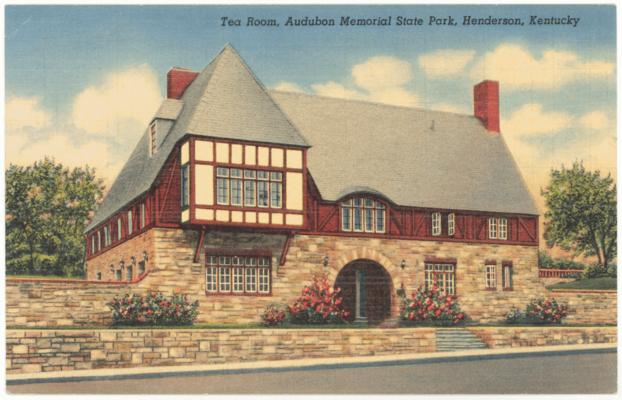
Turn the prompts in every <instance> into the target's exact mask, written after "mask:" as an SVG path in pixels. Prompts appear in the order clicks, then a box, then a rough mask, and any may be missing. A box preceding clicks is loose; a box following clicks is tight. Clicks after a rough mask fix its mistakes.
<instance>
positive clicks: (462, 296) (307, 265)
mask: <svg viewBox="0 0 622 400" xmlns="http://www.w3.org/2000/svg"><path fill="white" fill-rule="evenodd" d="M198 239H199V233H198V232H196V231H192V230H180V229H165V228H157V229H156V228H153V229H150V230H149V231H147V232H145V233H143V234H142V235H140V236H137V237H136V238H134V239H132V240H130V241H128V242H126V243H124V244H121V245H119V246H117V247H115V248H113V249H111V250H109V251H108V252H106V253H104V254H102V255H101V256H100V257H104V256H106V257H107V258H106V259H102V260H101V262H100V257H97V258H96V259H94V260H90V261H89V265H88V269H89V271H91V269H95V270H96V269H97V268H103V269H106V268H108V265H109V264H110V263H117V264H118V263H119V262H120V261H124V260H125V261H126V260H129V259H130V257H132V256H133V255H134V254H140V253H141V252H142V251H145V250H143V249H145V248H148V246H151V247H150V248H151V250H148V251H149V260H148V268H147V273H146V274H145V275H144V276H143V277H141V278H140V279H139V280H138V281H136V282H133V283H122V282H114V283H113V282H79V281H50V280H47V281H45V280H43V281H38V280H34V279H30V280H29V279H26V280H23V279H22V280H20V279H9V280H7V284H6V291H7V292H6V293H7V325H8V326H58V325H93V324H102V323H107V322H109V321H110V310H109V309H108V307H107V306H106V305H105V304H106V302H108V301H110V299H112V297H113V296H114V295H115V294H124V293H146V292H147V291H160V292H163V293H165V294H169V295H170V294H172V293H176V292H181V293H184V294H187V295H188V296H189V298H190V299H191V300H196V299H198V300H199V303H200V309H199V311H200V312H199V317H198V321H197V322H198V323H249V322H250V323H254V322H259V320H260V315H261V313H262V312H263V310H264V309H265V308H266V307H267V306H268V305H270V304H276V305H281V306H283V305H286V304H290V303H291V302H292V301H293V300H294V299H295V298H296V297H297V296H298V295H299V294H300V292H301V290H302V288H303V286H304V285H305V284H307V283H309V282H310V281H311V280H312V278H313V276H314V275H316V274H321V273H326V274H327V275H328V276H329V279H330V280H331V282H335V280H336V278H337V276H338V274H339V272H340V271H341V270H342V269H343V268H344V267H345V266H346V265H348V264H349V263H351V262H353V261H357V260H369V261H371V262H373V263H375V265H377V267H378V268H383V269H384V270H385V271H386V273H387V274H388V276H389V277H390V285H391V293H392V294H391V307H390V309H391V316H392V317H393V318H395V317H397V315H398V313H399V307H400V299H399V298H398V297H397V295H396V289H398V288H402V287H403V288H404V289H405V291H406V293H407V294H409V295H410V293H412V292H413V291H414V290H416V288H417V287H419V286H421V285H423V284H424V279H425V277H424V274H425V272H424V268H425V261H426V260H428V259H448V258H452V259H455V261H456V293H457V295H458V296H459V303H460V305H461V307H462V308H463V309H464V311H465V312H466V313H467V314H468V315H469V316H470V317H471V318H472V320H473V321H474V322H484V323H496V322H500V321H502V320H503V319H504V317H505V314H506V313H507V312H508V311H509V310H510V308H511V307H513V306H515V307H519V308H521V309H524V307H525V305H526V304H527V303H528V302H529V300H530V299H533V298H537V297H553V296H554V297H558V298H560V300H562V301H564V302H567V303H569V305H570V312H571V314H570V317H569V318H568V320H567V321H566V322H568V323H585V324H590V323H591V324H603V323H615V312H612V311H611V310H615V305H616V294H615V293H613V294H611V293H608V294H604V295H598V294H591V295H589V294H568V295H565V294H561V293H558V292H555V293H552V292H549V291H547V290H546V289H545V288H544V286H543V284H542V281H541V279H540V278H538V270H537V250H538V249H537V247H535V246H518V245H498V244H472V243H468V244H467V243H455V242H451V243H450V242H442V241H413V240H396V239H380V238H365V237H358V238H357V237H343V236H320V235H296V236H295V237H293V238H292V240H291V242H290V246H289V250H288V252H287V255H286V259H285V263H284V265H282V266H280V265H279V259H280V257H281V252H282V250H283V248H284V246H285V243H286V240H287V236H286V235H285V234H277V233H274V234H266V233H253V232H231V231H228V232H226V231H222V232H219V231H210V232H209V233H208V234H207V235H206V238H205V249H204V250H207V251H211V252H213V251H217V250H215V249H222V248H228V249H232V248H233V249H235V251H238V250H239V251H251V250H253V249H261V250H262V251H269V252H270V253H271V254H272V258H271V264H272V276H271V279H272V289H271V293H270V294H269V295H254V296H250V295H231V294H226V295H217V294H206V292H205V285H206V282H205V281H206V279H205V251H201V256H200V260H199V262H197V263H195V262H194V260H193V259H194V253H195V249H196V244H197V241H198ZM325 259H326V260H327V261H328V262H327V265H326V266H324V260H325ZM402 260H403V265H404V268H402ZM491 261H494V262H496V263H497V270H496V273H497V286H498V287H497V289H496V290H489V289H486V287H485V286H486V283H485V264H486V263H487V262H488V263H490V262H491ZM504 261H511V262H512V269H513V288H512V290H511V291H505V290H503V289H502V288H501V265H502V262H504ZM89 274H91V272H89ZM89 276H90V275H89Z"/></svg>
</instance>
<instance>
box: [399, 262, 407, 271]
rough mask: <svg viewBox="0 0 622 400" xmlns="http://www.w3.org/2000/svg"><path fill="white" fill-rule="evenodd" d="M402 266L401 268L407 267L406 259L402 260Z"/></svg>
mask: <svg viewBox="0 0 622 400" xmlns="http://www.w3.org/2000/svg"><path fill="white" fill-rule="evenodd" d="M400 268H401V269H404V268H406V260H402V262H401V263H400Z"/></svg>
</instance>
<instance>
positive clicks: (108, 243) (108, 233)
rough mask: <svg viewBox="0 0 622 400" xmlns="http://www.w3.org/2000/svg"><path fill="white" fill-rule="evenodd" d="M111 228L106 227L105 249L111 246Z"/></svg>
mask: <svg viewBox="0 0 622 400" xmlns="http://www.w3.org/2000/svg"><path fill="white" fill-rule="evenodd" d="M110 243H111V241H110V227H109V226H104V247H105V246H110Z"/></svg>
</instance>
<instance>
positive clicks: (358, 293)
mask: <svg viewBox="0 0 622 400" xmlns="http://www.w3.org/2000/svg"><path fill="white" fill-rule="evenodd" d="M335 287H336V288H337V287H340V288H341V293H342V295H343V306H344V308H345V309H346V310H347V311H348V312H349V320H350V321H352V322H362V323H365V322H366V323H369V324H378V323H380V322H382V321H383V320H384V319H386V318H388V317H389V316H390V315H391V293H392V290H393V284H392V282H391V276H390V275H389V273H388V272H387V271H386V270H385V269H384V268H383V267H382V266H381V265H380V264H378V263H376V262H374V261H369V260H356V261H352V262H350V263H348V264H347V265H346V266H345V267H343V269H342V270H341V271H340V272H339V274H338V275H337V279H335Z"/></svg>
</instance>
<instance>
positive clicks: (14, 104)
mask: <svg viewBox="0 0 622 400" xmlns="http://www.w3.org/2000/svg"><path fill="white" fill-rule="evenodd" d="M5 111H6V129H7V130H14V129H23V128H35V129H40V128H44V127H46V126H48V125H49V124H50V122H51V120H52V114H51V113H50V112H48V111H47V110H45V109H44V108H43V107H42V105H41V99H40V98H38V97H9V99H8V100H7V102H6V109H5Z"/></svg>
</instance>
